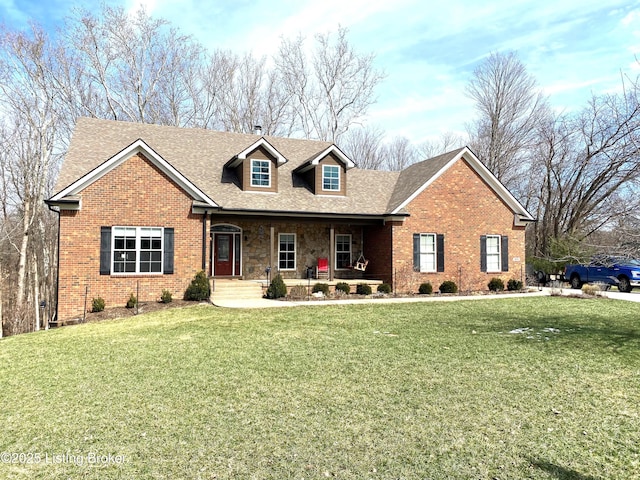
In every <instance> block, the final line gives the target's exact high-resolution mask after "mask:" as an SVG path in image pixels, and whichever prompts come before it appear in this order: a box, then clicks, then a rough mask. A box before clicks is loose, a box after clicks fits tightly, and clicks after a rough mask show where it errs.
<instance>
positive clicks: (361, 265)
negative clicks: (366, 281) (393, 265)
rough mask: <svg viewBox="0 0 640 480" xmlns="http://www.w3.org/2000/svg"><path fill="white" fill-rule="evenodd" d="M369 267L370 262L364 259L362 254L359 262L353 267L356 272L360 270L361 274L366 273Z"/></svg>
mask: <svg viewBox="0 0 640 480" xmlns="http://www.w3.org/2000/svg"><path fill="white" fill-rule="evenodd" d="M367 265H369V260H367V259H366V258H364V255H362V253H361V254H360V256H359V257H358V260H356V263H355V264H354V265H353V268H354V270H360V271H361V272H364V271H365V270H366V269H367Z"/></svg>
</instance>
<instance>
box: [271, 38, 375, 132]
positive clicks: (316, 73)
mask: <svg viewBox="0 0 640 480" xmlns="http://www.w3.org/2000/svg"><path fill="white" fill-rule="evenodd" d="M315 41H316V48H315V49H314V51H313V55H312V58H311V60H309V59H308V58H307V57H306V55H305V50H304V48H305V45H304V38H303V37H301V36H300V37H298V38H296V39H295V40H287V39H283V40H282V43H281V45H280V49H279V52H278V54H277V55H276V57H275V62H276V66H277V69H278V71H279V73H280V76H281V79H282V86H283V88H284V89H285V90H286V92H287V95H289V96H290V97H291V98H292V99H293V100H294V105H293V106H294V112H295V113H296V116H297V122H298V126H299V128H300V130H301V131H302V134H303V135H304V136H305V138H318V139H321V140H327V141H336V139H338V138H339V137H340V136H341V135H342V134H343V133H345V132H346V131H347V130H348V129H349V127H350V126H351V125H352V124H354V123H355V122H357V121H358V119H360V118H361V117H363V116H364V115H365V114H366V112H367V110H368V108H369V107H370V106H371V105H372V104H373V103H374V102H375V97H374V95H373V94H374V89H375V87H376V86H377V85H378V84H379V83H380V81H381V80H382V79H383V74H382V73H380V72H378V71H377V70H375V69H374V68H373V59H374V57H373V55H372V54H369V55H362V54H359V53H357V52H356V51H355V50H354V49H353V47H352V46H351V45H350V44H349V42H348V41H347V30H346V29H345V28H339V29H338V32H337V35H336V39H335V41H332V36H331V35H330V34H325V35H316V37H315Z"/></svg>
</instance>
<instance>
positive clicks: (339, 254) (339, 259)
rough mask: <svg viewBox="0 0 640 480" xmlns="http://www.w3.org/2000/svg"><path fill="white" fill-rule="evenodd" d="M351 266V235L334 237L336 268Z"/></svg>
mask: <svg viewBox="0 0 640 480" xmlns="http://www.w3.org/2000/svg"><path fill="white" fill-rule="evenodd" d="M350 266H351V235H342V234H338V235H336V268H349V267H350Z"/></svg>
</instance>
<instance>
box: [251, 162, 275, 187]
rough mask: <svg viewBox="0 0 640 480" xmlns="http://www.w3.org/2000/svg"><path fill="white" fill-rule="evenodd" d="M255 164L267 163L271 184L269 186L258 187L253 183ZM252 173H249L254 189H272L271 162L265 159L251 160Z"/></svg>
mask: <svg viewBox="0 0 640 480" xmlns="http://www.w3.org/2000/svg"><path fill="white" fill-rule="evenodd" d="M255 162H266V163H267V165H268V166H269V172H268V174H267V175H268V177H269V183H268V185H256V184H254V183H253V164H254V163H255ZM250 169H251V171H250V172H249V177H250V180H249V183H250V184H251V186H252V187H254V188H271V161H270V160H267V159H265V158H252V159H251V167H250Z"/></svg>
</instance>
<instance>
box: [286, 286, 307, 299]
mask: <svg viewBox="0 0 640 480" xmlns="http://www.w3.org/2000/svg"><path fill="white" fill-rule="evenodd" d="M289 296H290V297H291V298H304V297H306V296H307V287H305V286H304V285H294V286H293V287H291V291H290V292H289Z"/></svg>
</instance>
